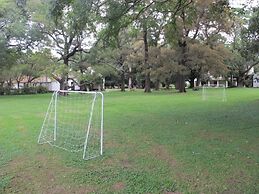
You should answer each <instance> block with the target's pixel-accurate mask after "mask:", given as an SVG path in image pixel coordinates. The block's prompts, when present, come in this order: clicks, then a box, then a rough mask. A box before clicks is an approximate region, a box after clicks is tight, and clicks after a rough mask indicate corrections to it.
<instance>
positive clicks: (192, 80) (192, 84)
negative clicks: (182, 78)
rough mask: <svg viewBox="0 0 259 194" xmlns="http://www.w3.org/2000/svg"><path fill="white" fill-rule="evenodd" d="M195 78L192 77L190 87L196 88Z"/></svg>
mask: <svg viewBox="0 0 259 194" xmlns="http://www.w3.org/2000/svg"><path fill="white" fill-rule="evenodd" d="M194 79H195V78H193V77H191V78H190V88H194V85H195V84H194Z"/></svg>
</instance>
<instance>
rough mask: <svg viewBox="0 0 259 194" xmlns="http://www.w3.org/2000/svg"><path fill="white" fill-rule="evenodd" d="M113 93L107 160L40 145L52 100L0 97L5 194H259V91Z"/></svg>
mask: <svg viewBox="0 0 259 194" xmlns="http://www.w3.org/2000/svg"><path fill="white" fill-rule="evenodd" d="M226 93H227V102H222V101H221V100H219V99H215V100H213V99H212V98H211V99H208V100H207V101H202V100H201V99H202V98H201V92H200V91H195V92H194V91H188V92H187V93H186V94H178V93H174V92H172V91H163V92H153V93H151V94H144V93H143V92H139V91H137V92H126V93H120V92H107V93H105V123H104V124H105V125H104V126H105V133H104V135H105V140H104V155H103V156H102V157H99V158H97V159H94V160H89V161H84V160H82V159H81V158H82V155H81V154H73V153H70V152H66V151H63V150H61V149H57V148H53V147H51V146H49V145H38V144H37V138H38V135H39V132H40V127H41V124H42V122H43V118H44V115H45V111H46V109H47V106H48V103H49V100H50V97H51V95H50V94H45V95H28V96H1V97H0V193H259V182H258V181H259V90H258V89H228V90H227V91H226Z"/></svg>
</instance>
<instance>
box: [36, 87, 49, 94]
mask: <svg viewBox="0 0 259 194" xmlns="http://www.w3.org/2000/svg"><path fill="white" fill-rule="evenodd" d="M35 88H36V91H37V93H38V94H44V93H47V92H48V91H49V90H48V88H47V87H44V86H37V87H35Z"/></svg>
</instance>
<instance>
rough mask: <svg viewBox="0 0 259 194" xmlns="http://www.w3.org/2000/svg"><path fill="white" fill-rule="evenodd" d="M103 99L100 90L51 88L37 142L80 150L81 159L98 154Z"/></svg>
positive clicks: (99, 149)
mask: <svg viewBox="0 0 259 194" xmlns="http://www.w3.org/2000/svg"><path fill="white" fill-rule="evenodd" d="M103 102H104V98H103V94H102V93H101V92H85V91H65V90H60V91H56V92H54V93H53V95H52V97H51V100H50V103H49V106H48V110H47V113H46V116H45V119H44V121H43V124H42V127H41V131H40V135H39V138H38V143H39V144H44V143H48V144H50V145H52V146H55V147H58V148H61V149H64V150H67V151H70V152H82V155H83V159H85V160H88V159H91V158H95V157H98V156H100V155H102V154H103Z"/></svg>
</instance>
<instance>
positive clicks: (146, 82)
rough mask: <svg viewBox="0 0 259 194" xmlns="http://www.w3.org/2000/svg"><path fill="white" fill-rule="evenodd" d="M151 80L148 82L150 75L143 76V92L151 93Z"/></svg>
mask: <svg viewBox="0 0 259 194" xmlns="http://www.w3.org/2000/svg"><path fill="white" fill-rule="evenodd" d="M150 85H151V80H150V73H147V74H146V76H145V92H151V87H150Z"/></svg>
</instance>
